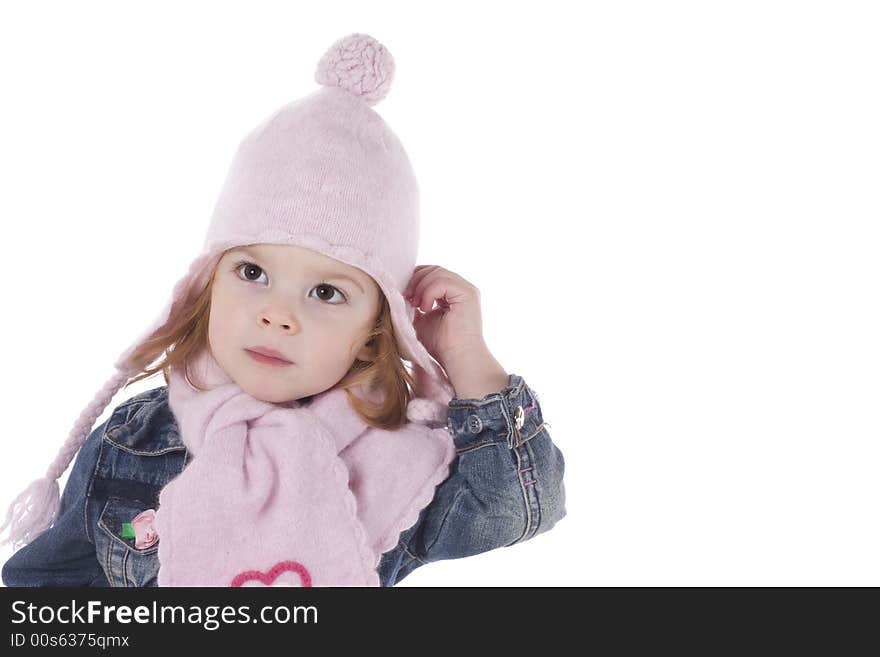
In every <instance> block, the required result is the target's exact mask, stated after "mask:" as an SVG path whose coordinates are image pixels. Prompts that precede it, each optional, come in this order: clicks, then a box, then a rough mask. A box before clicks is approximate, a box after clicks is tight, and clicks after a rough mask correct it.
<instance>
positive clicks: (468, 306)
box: [403, 265, 486, 369]
mask: <svg viewBox="0 0 880 657" xmlns="http://www.w3.org/2000/svg"><path fill="white" fill-rule="evenodd" d="M403 296H404V298H406V299H407V300H408V301H410V302H411V303H412V305H413V306H415V307H416V309H417V310H416V314H415V317H414V318H413V326H414V327H415V330H416V336H417V337H418V338H419V341H420V342H421V343H422V344H423V345H425V348H426V349H427V350H428V352H429V353H430V354H431V355H432V356H433V357H434V358H436V359H437V362H439V363H440V364H441V365H442V366H443V367H444V369H448V367H447V365H448V364H450V363H451V362H453V361H455V360H456V358H458V357H460V356H462V355H465V354H472V353H475V352H479V351H481V350H484V349H486V347H485V342H484V340H483V318H482V313H481V312H480V291H479V290H478V289H477V288H476V287H475V286H474V285H472V284H471V283H468V282H467V281H466V280H465V279H463V278H462V277H461V276H459V275H458V274H455V273H453V272H451V271H449V270H448V269H443V267H438V266H437V265H419V266H418V267H416V268H415V271H414V272H413V275H412V278H411V279H410V281H409V283H408V284H407V286H406V289H405V290H404V291H403ZM434 301H436V302H437V308H436V309H434V310H432V308H433V306H434ZM419 309H421V310H422V311H423V313H424V314H422V313H421V312H419Z"/></svg>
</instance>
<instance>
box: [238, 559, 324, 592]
mask: <svg viewBox="0 0 880 657" xmlns="http://www.w3.org/2000/svg"><path fill="white" fill-rule="evenodd" d="M311 585H312V576H311V575H310V574H309V571H308V570H307V569H306V567H305V566H303V565H302V564H301V563H299V562H297V561H282V562H281V563H277V564H275V565H274V566H272V569H271V570H269V572H267V573H263V572H261V571H259V570H248V571H245V572H243V573H239V574H238V575H236V576H235V579H233V580H232V584H231V585H230V586H233V587H238V586H297V587H304V588H305V587H311Z"/></svg>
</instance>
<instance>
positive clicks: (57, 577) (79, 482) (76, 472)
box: [2, 422, 107, 586]
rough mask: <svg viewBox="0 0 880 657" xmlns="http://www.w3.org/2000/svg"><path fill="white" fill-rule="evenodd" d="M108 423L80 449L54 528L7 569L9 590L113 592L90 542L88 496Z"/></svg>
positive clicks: (10, 561)
mask: <svg viewBox="0 0 880 657" xmlns="http://www.w3.org/2000/svg"><path fill="white" fill-rule="evenodd" d="M106 424H107V422H104V423H103V424H101V425H100V426H99V427H98V428H96V429H94V430H93V431H92V432H91V433H90V434H89V437H88V438H87V439H86V441H85V443H83V446H82V447H81V448H80V451H79V454H78V455H77V457H76V461H75V463H74V466H73V470H71V472H70V475H69V476H68V478H67V483H66V485H65V487H64V493H63V494H62V496H61V504H60V507H59V511H58V517H57V518H56V519H55V522H54V524H53V525H52V526H51V527H50V528H49V529H47V530H45V531H44V532H43V533H42V534H40V535H39V536H37V537H36V538H35V539H33V540H32V541H31V542H30V543H28V544H27V545H25V546H23V547H21V548H19V549H18V551H17V552H15V553H14V554H13V555H12V556H11V557H10V558H9V559H8V560H7V561H6V563H5V564H3V572H2V578H3V584H4V585H6V586H107V580H106V577H105V576H104V572H103V570H102V568H101V564H100V563H99V562H98V558H97V555H96V552H95V545H94V543H93V542H92V540H91V538H90V536H89V530H88V523H89V517H88V514H87V509H86V495H87V492H88V488H89V484H90V483H91V480H92V475H93V473H94V470H95V464H96V463H97V460H98V453H99V451H100V448H101V437H102V436H103V434H104V427H105V426H106Z"/></svg>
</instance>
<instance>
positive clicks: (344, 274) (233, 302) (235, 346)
mask: <svg viewBox="0 0 880 657" xmlns="http://www.w3.org/2000/svg"><path fill="white" fill-rule="evenodd" d="M381 299H382V291H381V290H380V289H379V286H378V285H377V284H376V282H375V281H374V280H373V279H372V278H371V277H370V276H369V275H367V274H366V273H364V272H363V271H361V270H360V269H358V268H356V267H352V266H350V265H347V264H345V263H342V262H340V261H338V260H335V259H333V258H330V257H328V256H324V255H322V254H320V253H316V252H315V251H311V250H309V249H306V248H302V247H299V246H288V245H278V244H255V245H251V246H244V247H237V248H234V249H230V250H229V251H227V252H226V253H225V254H224V255H223V257H222V258H221V259H220V262H219V264H218V266H217V270H216V273H215V275H214V283H213V290H212V293H211V312H210V317H209V322H208V341H209V346H210V351H211V354H212V355H213V357H214V359H215V360H216V361H217V363H218V364H219V365H220V367H222V368H223V370H224V371H225V372H226V374H227V375H229V377H230V378H231V379H232V380H233V381H235V382H236V383H237V384H238V385H239V387H240V388H241V389H242V390H244V391H245V392H247V393H248V394H249V395H251V396H252V397H255V398H257V399H260V400H262V401H267V402H274V403H281V402H286V401H291V400H295V399H300V398H302V397H306V396H309V395H313V394H317V393H319V392H323V391H325V390H327V389H329V388H331V387H333V386H334V385H335V384H336V383H338V382H339V380H340V379H342V377H343V376H345V374H346V372H348V370H349V368H350V367H351V365H352V364H353V363H354V360H355V358H358V357H360V358H361V359H362V360H368V359H369V357H370V349H369V348H368V347H365V343H366V342H367V340H368V338H369V333H370V331H371V330H372V328H373V324H374V322H375V321H376V316H377V314H378V312H379V307H380V302H381ZM257 347H264V348H269V349H275V350H276V351H279V352H281V353H282V354H283V355H284V357H285V358H286V359H287V360H289V361H291V363H290V364H289V365H283V366H280V367H279V366H276V365H270V364H266V363H263V362H260V361H258V360H256V359H254V358H253V357H252V356H251V355H249V351H248V350H249V349H253V348H257Z"/></svg>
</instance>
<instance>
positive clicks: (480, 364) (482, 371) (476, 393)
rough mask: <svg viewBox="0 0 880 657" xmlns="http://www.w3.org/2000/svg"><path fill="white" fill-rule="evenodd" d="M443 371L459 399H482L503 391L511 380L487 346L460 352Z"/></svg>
mask: <svg viewBox="0 0 880 657" xmlns="http://www.w3.org/2000/svg"><path fill="white" fill-rule="evenodd" d="M443 369H445V370H446V374H447V376H448V377H449V381H450V382H451V383H452V387H453V388H454V389H455V396H456V397H457V398H459V399H482V398H483V397H485V396H486V395H489V394H492V393H494V392H498V391H500V390H502V389H503V388H504V387H505V386H506V385H507V382H508V380H509V378H510V377H509V375H508V374H507V372H506V371H505V370H504V368H503V367H502V366H501V364H500V363H499V362H498V361H497V360H496V359H495V357H494V356H493V355H492V353H491V352H490V351H489V349H488V347H486V346H485V344H482V345H476V346H474V347H472V348H469V349H461V350H459V351H458V352H457V353H456V354H455V355H454V356H453V357H451V358H448V359H447V360H446V361H445V362H444V363H443Z"/></svg>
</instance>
